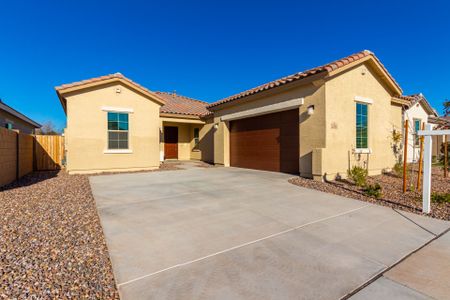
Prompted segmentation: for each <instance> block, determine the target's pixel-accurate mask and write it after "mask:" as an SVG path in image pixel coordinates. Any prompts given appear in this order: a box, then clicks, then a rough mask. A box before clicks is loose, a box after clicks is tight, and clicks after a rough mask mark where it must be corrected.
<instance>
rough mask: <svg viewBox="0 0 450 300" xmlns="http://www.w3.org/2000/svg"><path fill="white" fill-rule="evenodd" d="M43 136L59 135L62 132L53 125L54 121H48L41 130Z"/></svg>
mask: <svg viewBox="0 0 450 300" xmlns="http://www.w3.org/2000/svg"><path fill="white" fill-rule="evenodd" d="M40 131H41V134H44V135H59V134H60V130H58V129H57V128H56V126H55V124H53V122H52V121H47V122H45V123H44V124H43V125H42V127H41V128H40Z"/></svg>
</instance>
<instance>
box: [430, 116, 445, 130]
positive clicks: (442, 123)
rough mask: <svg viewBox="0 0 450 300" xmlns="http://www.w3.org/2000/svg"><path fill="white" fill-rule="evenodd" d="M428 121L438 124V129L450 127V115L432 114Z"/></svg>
mask: <svg viewBox="0 0 450 300" xmlns="http://www.w3.org/2000/svg"><path fill="white" fill-rule="evenodd" d="M428 122H429V123H432V124H436V125H438V129H446V128H450V116H447V117H437V116H436V117H435V116H430V117H429V118H428Z"/></svg>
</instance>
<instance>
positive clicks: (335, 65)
mask: <svg viewBox="0 0 450 300" xmlns="http://www.w3.org/2000/svg"><path fill="white" fill-rule="evenodd" d="M367 56H372V57H373V58H374V59H375V60H376V61H377V62H378V63H379V64H380V66H381V67H382V68H383V70H384V71H385V72H386V74H388V76H389V78H390V79H391V80H392V81H393V82H394V84H395V85H396V86H397V87H398V88H399V89H400V87H399V85H398V84H397V82H396V81H395V80H394V78H393V77H392V76H391V75H390V74H389V72H388V71H387V70H386V68H385V67H384V66H383V64H382V63H381V62H380V60H379V59H378V58H377V57H376V56H375V54H373V53H372V52H371V51H369V50H363V51H361V52H358V53H355V54H352V55H349V56H347V57H344V58H341V59H339V60H336V61H333V62H331V63H328V64H326V65H323V66H319V67H315V68H313V69H309V70H306V71H302V72H298V73H295V74H292V75H289V76H286V77H283V78H280V79H277V80H274V81H271V82H268V83H265V84H262V85H260V86H257V87H255V88H252V89H249V90H246V91H244V92H241V93H239V94H235V95H233V96H230V97H227V98H224V99H222V100H219V101H217V102H214V103H211V104H210V105H208V108H209V107H214V106H217V105H220V104H223V103H227V102H231V101H235V100H238V99H241V98H244V97H247V96H250V95H253V94H256V93H260V92H263V91H265V90H270V89H273V88H276V87H279V86H282V85H285V84H288V83H291V82H294V81H297V80H301V79H303V78H306V77H308V76H311V75H315V74H319V73H322V72H331V71H334V70H337V69H339V68H342V67H344V66H346V65H348V64H350V63H352V62H354V61H357V60H360V59H362V58H365V57H367Z"/></svg>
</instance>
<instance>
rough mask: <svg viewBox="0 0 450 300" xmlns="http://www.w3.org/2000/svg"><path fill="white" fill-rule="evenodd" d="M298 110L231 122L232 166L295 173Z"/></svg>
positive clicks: (296, 164) (296, 171) (297, 151)
mask: <svg viewBox="0 0 450 300" xmlns="http://www.w3.org/2000/svg"><path fill="white" fill-rule="evenodd" d="M298 120H299V117H298V110H290V111H285V112H280V113H274V114H269V115H264V116H258V117H253V118H247V119H242V120H236V121H231V123H230V127H231V128H230V162H231V165H232V166H235V167H241V168H250V169H258V170H267V171H277V172H286V173H294V174H298V158H299V135H298V132H299V131H298V130H299V129H298Z"/></svg>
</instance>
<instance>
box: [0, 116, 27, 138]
mask: <svg viewBox="0 0 450 300" xmlns="http://www.w3.org/2000/svg"><path fill="white" fill-rule="evenodd" d="M8 122H13V129H17V130H19V131H20V132H22V133H28V134H31V133H34V127H33V126H31V125H30V124H28V123H27V122H24V121H23V120H21V119H19V118H17V117H16V116H13V115H11V114H10V113H8V112H6V111H4V110H0V127H2V128H5V125H6V123H8Z"/></svg>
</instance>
